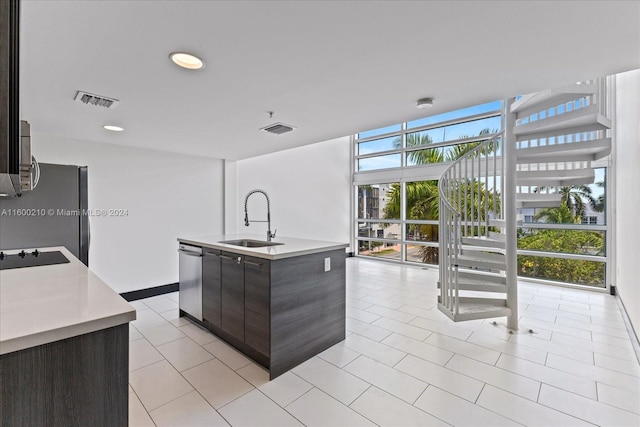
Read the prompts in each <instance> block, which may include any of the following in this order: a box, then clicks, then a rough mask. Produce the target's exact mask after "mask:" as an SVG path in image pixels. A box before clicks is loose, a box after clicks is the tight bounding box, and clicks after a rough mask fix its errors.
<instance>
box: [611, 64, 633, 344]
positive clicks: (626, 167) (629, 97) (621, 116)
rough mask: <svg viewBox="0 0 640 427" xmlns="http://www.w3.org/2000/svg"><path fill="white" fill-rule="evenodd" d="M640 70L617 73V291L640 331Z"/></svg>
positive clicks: (615, 169)
mask: <svg viewBox="0 0 640 427" xmlns="http://www.w3.org/2000/svg"><path fill="white" fill-rule="evenodd" d="M639 94H640V70H635V71H630V72H627V73H623V74H619V75H617V76H616V106H615V108H616V121H615V123H616V126H615V135H616V146H615V158H614V162H615V163H614V173H615V185H616V202H615V207H614V212H613V214H614V217H615V221H616V225H615V227H616V232H615V247H616V248H615V250H616V264H617V265H616V280H615V285H616V287H617V291H618V293H619V295H620V298H621V299H622V302H623V303H624V306H625V308H626V309H627V313H628V314H629V317H630V319H631V323H632V324H633V327H634V329H635V331H636V334H639V335H640V256H638V254H640V249H639V247H640V246H639V245H640V225H639V222H638V221H639V220H638V215H639V214H640V193H639V192H638V189H639V188H640V173H639V171H640V120H639V118H640V97H639V96H638V95H639Z"/></svg>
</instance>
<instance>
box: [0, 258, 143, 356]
mask: <svg viewBox="0 0 640 427" xmlns="http://www.w3.org/2000/svg"><path fill="white" fill-rule="evenodd" d="M38 250H39V251H40V252H49V251H60V252H62V253H63V254H64V256H65V257H67V259H68V260H69V261H70V262H69V263H67V264H56V265H47V266H40V267H26V268H14V269H10V270H0V354H6V353H11V352H13V351H17V350H22V349H25V348H29V347H34V346H37V345H42V344H46V343H50V342H53V341H58V340H61V339H66V338H70V337H74V336H77V335H82V334H86V333H89V332H95V331H98V330H101V329H106V328H110V327H113V326H118V325H121V324H123V323H128V322H129V321H132V320H135V319H136V311H135V309H134V308H133V307H132V306H131V305H129V303H128V302H127V301H125V300H124V298H122V297H121V296H120V295H118V294H117V293H116V292H115V291H114V290H113V289H111V288H110V287H109V286H107V285H106V284H105V283H104V282H103V281H102V280H100V279H99V278H98V277H97V276H96V275H95V274H93V273H92V272H91V271H90V270H89V269H88V268H87V267H86V266H85V265H84V264H82V263H81V262H80V261H79V260H78V259H77V258H76V257H74V256H73V255H72V254H71V252H69V251H68V250H67V249H65V248H64V247H52V248H38ZM25 251H30V250H27V249H26V248H25ZM5 253H6V251H5Z"/></svg>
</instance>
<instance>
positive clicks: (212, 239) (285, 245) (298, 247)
mask: <svg viewBox="0 0 640 427" xmlns="http://www.w3.org/2000/svg"><path fill="white" fill-rule="evenodd" d="M240 239H250V240H261V241H264V240H265V237H264V236H262V235H257V234H221V235H205V236H192V237H179V238H178V242H180V243H186V244H188V245H195V246H201V247H204V248H211V249H219V250H223V251H229V252H233V253H237V254H241V255H248V256H253V257H257V258H264V259H269V260H277V259H283V258H291V257H296V256H301V255H309V254H315V253H319V252H327V251H332V250H337V249H345V248H347V247H349V245H348V244H347V243H339V242H327V241H323V240H308V239H298V238H293V237H277V238H275V239H273V243H282V245H276V246H264V247H261V248H247V247H244V246H236V245H229V244H226V243H220V242H222V241H227V240H240Z"/></svg>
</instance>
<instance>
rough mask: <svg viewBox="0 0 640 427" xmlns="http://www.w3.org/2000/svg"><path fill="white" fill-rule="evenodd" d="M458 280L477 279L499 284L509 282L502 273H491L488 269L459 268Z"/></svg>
mask: <svg viewBox="0 0 640 427" xmlns="http://www.w3.org/2000/svg"><path fill="white" fill-rule="evenodd" d="M458 280H465V281H467V280H477V281H483V282H485V283H494V284H499V285H505V286H506V284H507V277H506V276H505V275H504V274H500V273H491V272H488V271H478V270H467V269H464V268H459V269H458Z"/></svg>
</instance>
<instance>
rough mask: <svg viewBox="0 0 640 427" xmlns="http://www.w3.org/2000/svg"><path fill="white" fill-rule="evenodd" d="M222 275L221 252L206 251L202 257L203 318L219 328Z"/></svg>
mask: <svg viewBox="0 0 640 427" xmlns="http://www.w3.org/2000/svg"><path fill="white" fill-rule="evenodd" d="M220 273H221V265H220V251H219V250H215V249H205V251H204V255H203V257H202V317H203V318H204V320H206V321H208V322H209V323H210V324H212V325H213V326H215V327H218V328H219V327H220V317H221V301H222V296H221V286H220Z"/></svg>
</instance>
